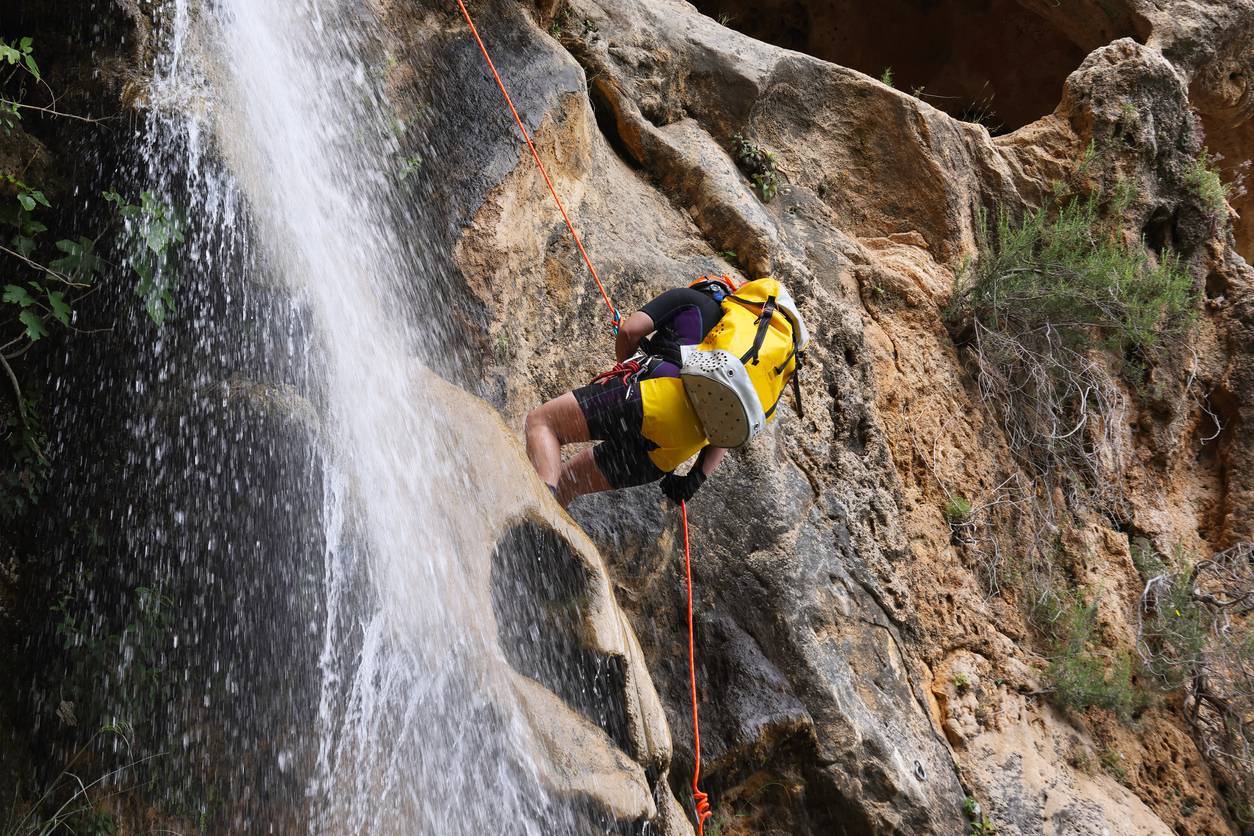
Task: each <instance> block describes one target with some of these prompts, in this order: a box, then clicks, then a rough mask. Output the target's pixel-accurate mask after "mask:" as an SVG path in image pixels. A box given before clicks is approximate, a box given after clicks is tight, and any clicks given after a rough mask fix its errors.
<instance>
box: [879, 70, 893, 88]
mask: <svg viewBox="0 0 1254 836" xmlns="http://www.w3.org/2000/svg"><path fill="white" fill-rule="evenodd" d="M880 83H881V84H887V85H888V86H889V87H893V86H894V85H893V68H892V67H885V68H884V72H882V73H880Z"/></svg>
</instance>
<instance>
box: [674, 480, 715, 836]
mask: <svg viewBox="0 0 1254 836" xmlns="http://www.w3.org/2000/svg"><path fill="white" fill-rule="evenodd" d="M679 514H680V517H681V518H682V519H683V521H684V570H685V571H686V572H687V575H688V681H689V683H690V684H691V686H692V741H693V742H692V745H693V767H692V802H693V804H694V805H695V806H696V808H697V836H704V834H705V820H706V819H708V818H709V817H710V816H712V815H713V813H712V812H711V811H710V797H709V796H708V795H706V794H705V793H704V792H702V791H701V788H700V787H699V786H698V783H699V782H700V780H701V727H700V725H698V723H697V650H696V641H695V636H694V633H693V629H692V549H691V548H690V547H689V545H688V503H686V502H681V503H679Z"/></svg>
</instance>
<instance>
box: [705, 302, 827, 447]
mask: <svg viewBox="0 0 1254 836" xmlns="http://www.w3.org/2000/svg"><path fill="white" fill-rule="evenodd" d="M722 305H723V318H722V319H720V320H719V322H718V324H717V325H715V326H714V327H713V328H712V329H710V332H709V333H708V334H706V336H705V340H704V341H703V342H702V343H701V344H700V345H690V346H683V347H682V348H681V356H682V360H683V363H682V366H681V368H680V377H681V378H682V379H683V382H684V392H685V394H687V395H688V400H689V401H690V402H691V403H692V407H693V410H694V411H695V412H696V414H697V417H698V418H699V419H700V420H701V424H702V426H703V427H704V429H705V436H706V438H708V439H709V440H710V443H711V444H713V445H715V446H716V447H740V446H741V445H743V444H746V443H747V442H749V441H750V440H751V439H753V438H754V437H755V436H757V435H758V433H760V432H762V430H764V429H765V428H766V425H767V423H769V422H770V421H771V420H773V419H774V417H775V408H776V407H777V406H778V405H779V401H780V399H781V398H782V397H783V394H784V387H785V386H787V385H788V381H789V380H792V381H793V386H794V387H795V388H797V389H798V391H797V411H798V413H800V412H801V392H800V390H799V387H798V384H797V378H796V377H795V373H796V371H797V368H798V367H799V366H800V365H801V350H802V349H804V348H805V346H806V343H807V342H809V339H810V336H809V334H808V333H807V332H806V327H805V323H804V322H803V321H802V319H801V313H800V311H798V310H797V305H796V303H795V302H793V299H792V296H790V295H789V293H788V291H787V290H786V289H785V288H784V286H783V285H781V284H780V283H779V282H778V281H776V280H775V279H758V280H757V281H752V282H748V283H746V284H744V285H742V286H741V287H740V288H739V289H738V290H737V291H736V293H735V294H734V295H732V296H728V297H726V298H724V299H723V302H722Z"/></svg>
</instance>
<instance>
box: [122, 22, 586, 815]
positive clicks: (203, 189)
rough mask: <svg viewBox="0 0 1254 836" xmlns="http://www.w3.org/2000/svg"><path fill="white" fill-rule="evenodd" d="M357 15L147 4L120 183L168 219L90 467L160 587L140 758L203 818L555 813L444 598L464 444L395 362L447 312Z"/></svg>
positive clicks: (459, 595)
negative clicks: (155, 691) (154, 724)
mask: <svg viewBox="0 0 1254 836" xmlns="http://www.w3.org/2000/svg"><path fill="white" fill-rule="evenodd" d="M376 27H377V23H376V22H375V21H374V20H373V19H372V17H371V15H370V13H369V11H368V10H367V9H365V8H363V7H362V6H360V5H359V4H357V3H354V2H350V0H201V2H198V1H197V0H172V1H171V2H170V3H169V4H167V6H166V8H165V9H164V12H163V16H162V17H161V19H160V26H159V29H158V33H159V36H160V38H159V40H160V43H161V52H160V54H159V55H158V57H157V61H156V67H155V71H154V75H153V78H152V80H151V83H150V89H149V91H148V95H147V99H148V101H147V105H148V107H147V109H146V111H145V112H146V114H147V115H146V122H145V123H144V125H143V126H142V128H141V130H140V131H139V134H140V138H139V144H140V149H141V150H140V153H139V162H138V164H137V169H138V173H137V179H138V180H139V181H140V182H141V183H144V184H147V187H148V188H150V189H151V190H152V191H154V192H155V193H156V194H157V195H158V196H159V197H160V198H161V199H163V200H168V201H170V202H171V203H173V204H174V205H176V206H178V207H179V208H180V209H181V211H183V212H184V214H185V215H186V217H187V240H186V241H185V242H184V244H183V245H182V248H181V250H180V252H179V255H178V258H177V265H176V268H177V271H178V293H177V298H178V300H179V306H180V309H179V314H178V316H176V317H175V319H174V321H172V322H171V323H168V324H167V325H166V326H165V327H164V329H162V331H161V332H160V333H159V336H157V337H156V338H155V342H154V344H153V345H151V346H149V348H148V349H147V350H146V351H141V353H143V354H145V355H146V356H145V357H143V358H141V359H140V360H139V361H137V362H136V368H135V369H134V370H133V378H132V379H131V380H129V381H127V383H126V389H127V392H128V394H127V397H128V398H129V403H130V406H129V407H128V409H129V410H130V411H131V412H132V413H133V417H132V418H131V419H130V421H129V423H128V428H129V431H130V435H131V439H132V445H131V448H130V449H129V450H128V452H127V453H126V454H125V458H126V460H125V462H124V463H123V466H122V468H121V470H122V472H123V473H124V474H125V475H124V476H123V477H122V478H121V479H120V480H119V481H122V482H125V483H126V486H125V491H124V494H125V497H126V498H125V500H124V503H125V505H124V507H125V508H126V510H125V512H124V517H125V519H126V520H127V521H128V522H127V527H128V529H129V531H130V533H129V539H128V542H129V548H130V550H131V552H132V554H133V556H134V557H135V561H134V563H133V565H137V566H153V567H160V570H161V572H163V573H164V574H163V575H162V577H160V578H158V579H157V585H158V586H160V588H161V589H162V590H163V594H166V595H168V596H169V598H170V599H171V601H172V607H173V608H174V614H173V615H172V616H171V620H172V623H171V624H170V625H169V626H167V627H164V628H162V629H163V631H164V632H163V633H162V635H166V634H172V635H171V637H170V639H169V641H168V642H166V643H165V644H163V645H162V646H163V648H164V649H163V650H161V655H162V658H163V659H164V661H165V666H166V675H168V676H169V677H171V678H173V679H175V680H177V683H178V684H177V686H174V687H171V688H169V689H167V690H165V691H163V692H162V693H163V694H165V695H166V696H165V698H164V701H163V702H161V704H160V705H159V706H157V707H156V708H155V709H154V710H155V711H156V712H157V713H159V714H160V715H161V722H160V726H161V728H162V729H163V730H164V733H165V734H166V735H167V736H168V737H169V739H170V740H172V741H175V745H174V747H173V750H172V751H170V752H167V753H163V758H164V759H165V760H164V764H165V765H164V766H162V767H161V769H162V770H164V771H165V772H166V773H167V776H166V782H167V783H168V784H169V785H172V786H174V787H175V789H176V790H177V792H174V793H173V794H172V795H171V796H170V798H172V799H174V800H173V801H171V806H174V807H175V808H179V809H182V810H183V811H184V814H185V815H186V816H188V817H191V818H196V819H199V820H200V821H202V822H203V823H204V826H205V827H207V828H208V829H211V830H216V829H222V830H232V831H235V832H245V831H246V832H263V831H265V830H268V829H275V830H307V831H310V832H322V833H432V834H455V833H488V832H508V833H515V832H517V833H546V834H547V833H561V832H573V831H574V829H575V825H574V824H573V821H574V818H573V814H572V813H570V812H569V811H568V810H566V809H565V808H564V807H563V806H562V804H560V803H558V802H556V801H555V800H554V799H553V798H552V797H551V794H550V793H549V792H548V791H546V790H545V788H544V786H543V785H542V783H541V782H540V780H539V778H538V777H537V775H538V773H537V769H536V767H535V765H534V763H533V761H532V754H531V753H532V751H533V747H534V745H535V744H534V743H533V742H532V741H531V739H530V737H529V732H528V730H527V724H526V722H525V721H524V720H523V718H522V715H521V712H520V709H519V707H518V706H517V704H516V702H517V699H516V697H515V696H514V695H513V693H512V691H511V690H510V689H509V688H508V687H507V682H506V679H505V676H504V673H503V671H504V669H505V664H506V663H505V661H504V659H503V656H502V653H501V650H500V649H499V647H498V646H497V644H496V641H495V636H493V635H487V632H486V631H485V630H484V629H483V625H482V624H481V623H480V622H481V615H482V614H481V613H478V612H476V611H475V609H474V607H472V606H469V605H468V603H467V601H468V598H467V595H466V590H465V580H464V577H463V573H462V571H461V567H462V565H463V564H464V563H465V562H466V561H467V560H470V559H474V560H479V561H482V559H483V555H471V554H469V553H468V549H477V548H480V545H479V544H478V542H477V540H476V539H475V537H473V536H471V534H470V533H469V532H468V529H467V528H466V526H467V525H468V521H472V520H473V517H474V514H475V510H476V509H475V500H474V497H473V495H471V493H470V491H469V489H468V487H467V486H466V484H465V480H464V479H463V478H462V477H461V473H462V468H461V466H460V465H459V462H460V461H464V460H465V458H464V457H466V456H469V455H473V454H474V453H475V452H476V451H472V450H464V449H458V448H457V446H456V445H455V444H450V442H449V441H448V436H447V433H446V432H445V431H444V428H447V427H448V426H449V425H450V424H452V423H455V421H456V416H449V415H446V414H443V412H442V410H441V404H439V403H433V402H432V401H431V399H430V398H428V397H425V394H426V393H424V392H423V391H420V390H419V389H418V388H417V385H416V378H415V375H414V367H415V364H416V363H417V362H421V361H423V360H424V359H425V360H431V361H433V362H435V361H436V360H438V359H439V358H440V357H441V356H442V353H444V352H446V350H447V346H448V345H450V344H451V343H452V341H453V340H454V337H455V335H452V334H449V333H447V332H446V331H445V330H444V329H446V328H448V327H449V326H448V325H447V324H446V322H447V319H446V318H444V317H440V316H430V315H429V314H430V313H431V311H430V307H431V306H432V305H433V304H437V302H436V301H434V299H435V297H438V296H439V294H440V288H441V283H442V282H443V281H444V277H443V275H442V274H441V270H442V267H441V264H442V260H441V258H440V257H438V251H439V247H440V244H439V242H438V240H437V238H436V235H435V233H434V232H433V230H434V229H436V221H435V220H434V219H433V218H431V217H428V212H432V211H434V210H433V209H431V208H430V207H425V206H423V205H419V204H417V203H416V202H415V201H414V200H413V199H412V197H407V194H410V193H407V192H406V191H405V190H404V189H403V188H402V187H401V170H402V167H403V166H402V163H401V161H400V152H399V145H398V142H397V139H396V134H395V130H394V125H395V117H394V115H393V114H394V109H393V106H392V103H390V102H389V101H388V100H387V99H386V97H385V96H384V95H383V93H382V91H381V86H380V83H379V78H378V73H377V67H378V65H379V63H380V57H379V47H378V37H377V32H376ZM419 321H421V322H422V327H416V323H418V322H419ZM141 330H142V329H141ZM149 330H151V329H149ZM102 388H103V387H102ZM112 397H121V396H120V395H119V396H112ZM259 415H260V417H258V416H259ZM125 580H126V582H127V583H131V582H133V581H134V580H135V579H134V578H133V577H130V576H128V577H127V578H126V579H125ZM139 580H141V581H145V582H147V581H146V579H144V578H139ZM144 630H147V634H148V635H151V634H152V633H153V628H152V627H151V625H148V626H146V627H144V629H141V630H140V631H138V632H139V634H144ZM162 641H163V642H164V639H162ZM167 645H168V646H167ZM136 655H137V654H136V653H135V652H131V653H130V657H134V656H136ZM138 655H142V654H138ZM128 658H129V657H128ZM125 674H126V672H125V671H123V672H121V673H120V674H119V677H120V678H125Z"/></svg>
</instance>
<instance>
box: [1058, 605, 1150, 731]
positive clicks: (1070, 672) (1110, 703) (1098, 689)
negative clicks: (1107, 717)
mask: <svg viewBox="0 0 1254 836" xmlns="http://www.w3.org/2000/svg"><path fill="white" fill-rule="evenodd" d="M1069 597H1070V600H1069V602H1068V603H1067V604H1066V605H1065V606H1064V607H1062V609H1061V611H1060V612H1059V614H1058V617H1057V619H1056V620H1055V622H1054V624H1053V637H1054V652H1053V659H1052V660H1051V661H1050V664H1049V668H1048V669H1047V670H1046V672H1045V679H1046V682H1047V683H1048V688H1049V696H1050V701H1051V702H1053V703H1054V705H1056V706H1057V707H1058V708H1060V709H1063V710H1064V711H1083V710H1084V709H1086V708H1088V707H1090V706H1096V707H1098V708H1106V709H1109V710H1111V711H1113V712H1114V713H1115V715H1116V716H1117V717H1119V719H1121V720H1124V721H1127V720H1129V719H1131V717H1132V715H1133V713H1134V712H1136V711H1137V710H1139V709H1141V708H1143V707H1144V706H1145V704H1146V699H1145V694H1144V693H1143V692H1142V691H1141V689H1139V688H1138V687H1137V686H1136V685H1135V684H1133V682H1132V671H1133V666H1132V657H1131V656H1130V655H1128V654H1126V653H1123V654H1119V655H1117V656H1115V658H1114V660H1113V662H1112V660H1110V659H1108V658H1106V657H1104V656H1099V655H1098V654H1097V653H1096V652H1095V650H1096V647H1097V642H1096V640H1095V636H1094V633H1095V631H1096V619H1097V605H1096V604H1095V603H1093V604H1090V603H1088V602H1086V601H1085V600H1084V598H1083V596H1081V595H1079V594H1078V593H1072V594H1071V595H1070V596H1069Z"/></svg>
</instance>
